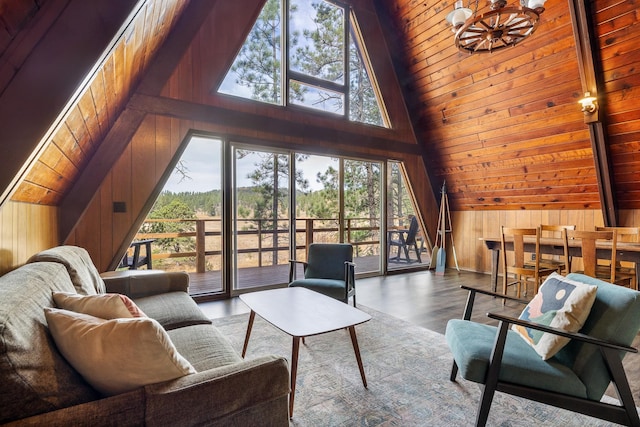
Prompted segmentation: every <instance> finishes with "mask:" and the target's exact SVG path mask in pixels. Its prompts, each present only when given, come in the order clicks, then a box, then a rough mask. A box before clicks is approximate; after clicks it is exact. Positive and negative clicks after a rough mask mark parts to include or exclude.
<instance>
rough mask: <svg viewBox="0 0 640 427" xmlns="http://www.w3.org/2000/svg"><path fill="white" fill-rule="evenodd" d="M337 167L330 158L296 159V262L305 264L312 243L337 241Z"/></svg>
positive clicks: (338, 239) (301, 157)
mask: <svg viewBox="0 0 640 427" xmlns="http://www.w3.org/2000/svg"><path fill="white" fill-rule="evenodd" d="M339 167H340V165H339V163H338V159H335V158H331V157H325V156H312V155H299V156H298V157H297V158H296V245H297V247H296V259H297V260H301V261H305V260H306V254H307V250H306V247H307V245H309V244H311V243H313V242H316V243H337V242H339V241H340V236H339V234H338V231H339V228H338V225H339V223H338V215H339V213H340V198H339V194H338V185H339V178H340V177H339V172H338V171H339ZM298 277H300V275H298Z"/></svg>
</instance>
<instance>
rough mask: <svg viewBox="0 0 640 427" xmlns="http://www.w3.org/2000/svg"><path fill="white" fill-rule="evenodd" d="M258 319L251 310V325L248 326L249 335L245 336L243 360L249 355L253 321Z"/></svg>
mask: <svg viewBox="0 0 640 427" xmlns="http://www.w3.org/2000/svg"><path fill="white" fill-rule="evenodd" d="M255 318H256V312H255V311H253V310H251V314H249V324H248V325H247V335H245V336H244V345H243V346H242V358H243V359H244V355H245V354H247V346H248V345H249V337H250V336H251V328H253V321H254V320H255Z"/></svg>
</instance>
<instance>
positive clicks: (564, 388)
mask: <svg viewBox="0 0 640 427" xmlns="http://www.w3.org/2000/svg"><path fill="white" fill-rule="evenodd" d="M558 277H562V276H558ZM552 279H553V278H552ZM552 279H550V280H552ZM562 279H563V281H564V282H565V283H569V281H567V280H566V279H569V280H573V281H575V282H580V283H584V284H588V285H595V286H597V290H596V292H595V300H594V299H593V293H591V301H593V303H592V305H591V308H590V311H586V312H584V313H583V315H584V316H585V317H586V320H585V321H584V325H583V326H582V329H579V332H568V331H567V330H565V329H560V328H557V327H551V326H545V325H543V324H541V323H534V322H532V321H529V320H524V319H523V318H526V317H527V316H525V315H524V314H525V312H523V315H521V316H520V317H521V318H520V319H516V318H513V317H508V316H503V315H498V314H492V313H489V314H488V316H489V317H490V318H491V319H495V320H497V321H498V322H499V323H498V326H497V327H496V326H491V325H486V324H481V323H476V322H472V321H470V319H471V314H472V310H473V302H474V300H475V296H476V294H486V295H490V296H492V297H500V298H508V299H509V300H513V301H519V302H522V303H527V301H523V300H518V299H516V298H512V297H505V296H504V295H501V294H497V293H493V292H488V291H483V290H477V289H473V288H468V287H464V286H463V289H466V290H468V291H469V296H468V300H467V306H466V307H465V311H464V316H463V319H462V320H460V319H452V320H449V322H448V323H447V329H446V333H445V337H446V340H447V343H448V345H449V347H450V349H451V352H452V354H453V359H454V361H453V368H452V370H451V376H450V379H451V381H455V380H456V375H457V373H458V370H459V371H460V374H461V376H462V377H463V378H464V379H466V380H469V381H473V382H476V383H479V384H483V385H484V387H483V390H482V394H481V397H480V402H479V407H478V412H477V414H476V426H484V425H485V424H486V422H487V417H488V416H489V410H490V408H491V402H492V400H493V396H494V394H495V392H496V391H500V392H503V393H507V394H512V395H515V396H520V397H523V398H526V399H530V400H534V401H536V402H541V403H544V404H547V405H552V406H555V407H559V408H563V409H567V410H570V411H574V412H579V413H582V414H585V415H589V416H592V417H596V418H600V419H603V420H607V421H611V422H615V423H619V424H624V425H633V426H640V419H639V417H638V413H637V411H636V405H635V403H634V399H633V395H632V393H631V390H630V388H629V383H628V381H627V377H626V374H625V371H624V368H623V366H622V358H623V357H624V355H625V354H626V352H633V353H635V352H637V350H636V349H635V348H632V347H629V345H630V344H631V343H632V342H633V339H634V337H635V336H636V334H637V333H638V330H640V316H638V315H637V314H638V310H640V292H638V291H635V290H632V289H628V288H624V287H621V286H616V285H613V284H610V283H607V282H604V281H601V280H599V279H595V278H592V277H588V276H585V275H582V274H569V275H568V276H567V277H566V279H565V278H562ZM544 286H546V284H545V285H543V287H544ZM580 286H582V285H580ZM559 288H560V287H559ZM559 288H558V289H559ZM551 289H552V290H553V289H554V288H551ZM564 289H565V290H566V289H568V288H564ZM575 289H578V287H575ZM541 292H542V291H541ZM550 295H558V296H559V295H561V293H558V294H554V293H553V292H552V293H551V294H550ZM547 296H548V295H544V299H543V300H544V301H546V300H547ZM550 300H554V298H550ZM563 305H565V303H564V302H563ZM566 305H567V306H568V305H569V303H567V304H566ZM571 306H572V307H573V305H571ZM527 308H528V309H529V308H530V306H527ZM545 314H546V313H545ZM531 317H532V318H533V316H531ZM552 324H553V323H552ZM511 325H520V326H522V327H524V328H529V331H533V332H530V333H532V334H538V333H540V332H544V333H545V334H551V335H550V336H551V337H552V338H553V337H555V336H560V337H566V338H570V341H569V343H568V344H566V345H564V347H561V348H560V350H559V351H557V353H555V355H548V356H547V357H548V359H547V360H543V357H541V355H540V354H538V351H539V350H536V349H534V346H533V345H534V344H530V343H529V342H527V341H526V340H525V338H523V337H522V336H521V335H520V334H519V333H518V332H516V331H515V330H513V329H512V328H511ZM567 329H568V328H567ZM539 342H540V341H538V343H539ZM535 345H537V343H536V344H535ZM610 383H613V385H614V388H615V391H616V392H617V395H618V400H619V401H620V402H621V404H620V405H618V404H610V403H604V402H602V401H601V399H602V397H603V395H604V392H605V390H606V389H607V387H608V386H609V384H610Z"/></svg>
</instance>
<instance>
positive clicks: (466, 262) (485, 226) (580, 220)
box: [447, 209, 640, 273]
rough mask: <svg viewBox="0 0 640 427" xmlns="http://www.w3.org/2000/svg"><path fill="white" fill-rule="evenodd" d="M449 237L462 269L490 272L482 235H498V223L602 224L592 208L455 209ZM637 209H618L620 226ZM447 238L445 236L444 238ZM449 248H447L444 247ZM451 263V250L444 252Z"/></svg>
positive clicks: (639, 213)
mask: <svg viewBox="0 0 640 427" xmlns="http://www.w3.org/2000/svg"><path fill="white" fill-rule="evenodd" d="M451 222H452V224H453V237H454V244H455V247H456V254H457V256H458V264H459V265H460V268H461V269H463V270H469V271H477V272H481V273H489V272H491V254H490V251H489V250H487V249H486V247H485V245H484V243H483V242H482V240H481V239H482V238H483V237H487V238H489V237H493V238H496V237H499V236H500V227H501V226H502V225H504V226H506V227H537V226H539V225H540V224H569V225H575V226H576V229H578V230H593V229H594V227H596V226H602V225H603V218H602V214H601V212H600V211H595V210H582V209H581V210H562V211H560V210H553V211H550V210H529V211H513V210H509V211H499V210H491V211H483V212H472V211H457V212H452V213H451ZM638 224H640V210H636V209H630V210H623V211H620V226H622V227H624V226H638ZM447 242H449V240H447ZM448 249H449V250H448V252H451V248H448ZM447 265H448V266H449V267H452V266H453V265H454V264H453V254H452V253H449V254H448V256H447Z"/></svg>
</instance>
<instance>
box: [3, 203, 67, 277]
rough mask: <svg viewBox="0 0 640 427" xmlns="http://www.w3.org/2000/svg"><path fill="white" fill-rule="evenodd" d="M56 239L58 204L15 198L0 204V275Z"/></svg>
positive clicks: (56, 242) (52, 243)
mask: <svg viewBox="0 0 640 427" xmlns="http://www.w3.org/2000/svg"><path fill="white" fill-rule="evenodd" d="M58 242H59V239H58V209H57V208H55V207H53V206H40V205H34V204H29V203H16V202H7V203H5V204H4V205H3V206H2V207H0V275H2V274H4V273H6V272H8V271H10V270H13V269H14V268H16V267H18V266H19V265H21V264H24V263H25V262H26V261H27V259H29V257H30V256H31V255H33V254H34V253H36V252H39V251H42V250H44V249H49V248H51V247H53V246H56V245H57V244H58Z"/></svg>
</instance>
